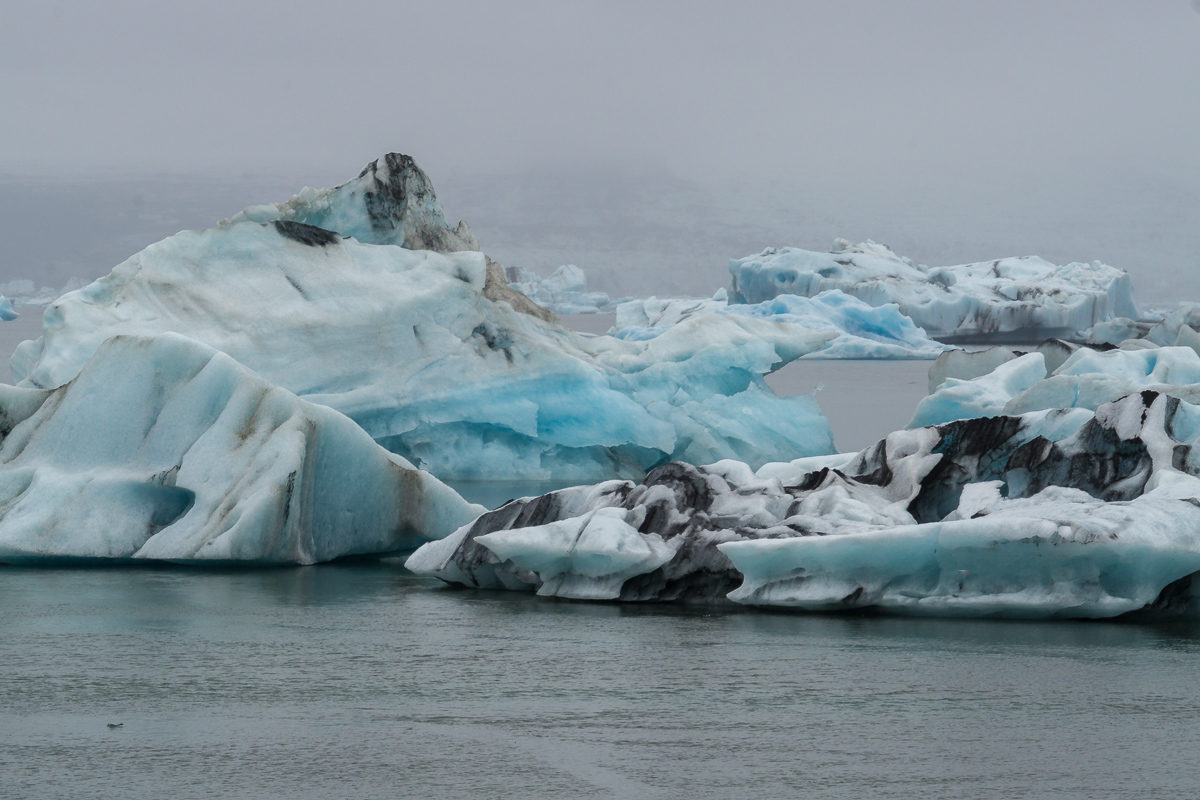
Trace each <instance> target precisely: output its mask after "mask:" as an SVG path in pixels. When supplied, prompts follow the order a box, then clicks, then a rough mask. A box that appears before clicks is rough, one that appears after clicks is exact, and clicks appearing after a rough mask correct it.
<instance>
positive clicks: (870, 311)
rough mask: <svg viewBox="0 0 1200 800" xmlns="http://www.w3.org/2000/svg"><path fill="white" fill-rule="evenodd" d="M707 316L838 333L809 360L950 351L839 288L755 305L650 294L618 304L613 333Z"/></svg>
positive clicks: (889, 307)
mask: <svg viewBox="0 0 1200 800" xmlns="http://www.w3.org/2000/svg"><path fill="white" fill-rule="evenodd" d="M707 314H736V315H739V316H746V317H754V318H756V319H767V320H773V321H776V322H791V323H795V324H798V325H803V326H804V327H806V328H809V329H810V330H814V331H824V332H828V333H834V334H837V338H836V339H834V340H833V341H832V342H830V344H829V346H828V347H826V348H824V349H823V350H819V351H817V352H815V353H812V354H810V355H808V356H806V358H918V359H921V358H936V357H937V356H938V354H939V353H941V352H942V351H944V350H946V349H947V346H946V345H943V344H941V343H939V342H935V341H933V340H932V339H930V338H929V337H928V336H926V335H925V332H924V331H922V330H921V329H920V328H918V327H917V326H916V325H914V324H913V321H912V320H911V319H909V318H908V317H906V316H904V315H903V314H901V313H900V309H899V308H898V307H897V306H895V305H893V304H886V305H882V306H877V307H876V306H871V305H868V304H867V303H864V302H863V301H862V300H859V299H858V298H856V297H852V296H851V295H848V294H846V293H844V292H841V291H838V290H836V289H833V290H830V291H825V292H821V293H820V294H818V295H816V296H814V297H800V296H797V295H779V296H778V297H775V298H772V299H770V300H766V301H764V302H761V303H755V304H753V305H749V304H741V303H734V304H730V303H729V302H728V298H727V295H726V293H725V292H724V290H721V292H720V293H719V296H717V297H713V298H710V299H703V300H687V299H663V300H660V299H658V298H655V297H651V298H648V299H645V300H633V301H628V302H625V303H622V304H620V305H619V306H617V319H616V323H615V324H614V326H613V330H612V331H611V333H612V335H613V336H616V337H617V338H620V339H630V340H644V339H652V338H654V337H655V336H658V335H659V334H661V333H662V332H663V331H665V330H667V329H668V328H670V327H671V326H672V325H677V324H679V323H680V322H682V321H683V320H685V319H691V318H693V317H697V316H704V315H707Z"/></svg>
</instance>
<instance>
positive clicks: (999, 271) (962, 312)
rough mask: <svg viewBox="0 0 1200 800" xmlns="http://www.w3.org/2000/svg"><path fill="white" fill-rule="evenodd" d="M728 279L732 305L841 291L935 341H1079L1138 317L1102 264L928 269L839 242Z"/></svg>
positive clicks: (1122, 281) (1125, 281)
mask: <svg viewBox="0 0 1200 800" xmlns="http://www.w3.org/2000/svg"><path fill="white" fill-rule="evenodd" d="M729 271H730V273H731V274H732V276H733V299H734V300H735V301H736V302H740V303H761V302H764V301H766V300H770V299H772V298H775V297H778V296H780V295H801V296H806V297H812V296H814V295H818V294H820V293H821V292H824V291H827V290H830V289H840V290H841V291H843V292H846V293H847V294H851V295H854V296H855V297H857V298H859V299H860V300H863V301H865V302H866V303H868V304H870V305H872V306H882V305H885V304H887V303H895V304H896V305H898V306H899V308H900V311H901V313H903V314H904V315H906V316H908V317H910V318H911V319H912V321H913V322H914V323H916V325H917V326H918V327H920V328H923V329H924V330H925V331H926V332H927V333H928V334H929V335H930V336H932V337H934V338H935V339H947V338H951V337H958V338H976V337H986V336H990V335H1007V337H1011V336H1012V335H1013V334H1014V333H1016V332H1021V334H1022V335H1024V336H1029V337H1034V336H1036V337H1037V338H1039V339H1044V338H1047V337H1050V336H1058V337H1065V338H1082V336H1083V332H1084V331H1087V330H1089V329H1091V328H1092V327H1093V326H1094V325H1096V324H1097V323H1102V322H1105V321H1107V320H1110V319H1112V318H1114V317H1127V318H1133V319H1137V318H1138V316H1139V315H1138V309H1137V305H1136V304H1135V303H1134V300H1133V287H1132V284H1131V282H1130V280H1129V275H1128V274H1127V273H1126V272H1125V271H1124V270H1119V269H1115V268H1114V267H1110V266H1107V265H1104V264H1101V263H1099V262H1096V263H1094V264H1078V263H1076V264H1067V265H1066V266H1055V265H1054V264H1051V263H1049V262H1047V261H1045V260H1043V259H1040V258H1036V257H1027V258H1004V259H998V260H995V261H987V262H982V263H979V264H963V265H959V266H953V267H925V266H923V265H918V264H914V263H913V261H912V260H911V259H908V258H902V257H900V256H898V255H896V254H895V253H893V252H892V251H891V250H889V249H888V248H887V247H885V246H884V245H880V244H876V243H875V242H865V243H863V244H859V245H852V244H850V243H849V242H847V241H845V240H844V239H839V240H837V242H836V243H835V244H834V247H833V249H832V251H831V252H829V253H817V252H814V251H811V250H801V249H799V248H795V247H784V248H779V249H775V248H771V249H768V250H764V251H763V252H762V253H760V254H759V255H756V256H749V257H746V258H741V259H736V260H734V261H731V262H730V263H729Z"/></svg>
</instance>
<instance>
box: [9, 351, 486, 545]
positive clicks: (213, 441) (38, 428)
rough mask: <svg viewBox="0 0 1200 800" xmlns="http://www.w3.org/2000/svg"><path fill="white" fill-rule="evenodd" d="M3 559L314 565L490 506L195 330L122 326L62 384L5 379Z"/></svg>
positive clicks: (413, 537)
mask: <svg viewBox="0 0 1200 800" xmlns="http://www.w3.org/2000/svg"><path fill="white" fill-rule="evenodd" d="M0 419H2V420H3V425H2V427H0V561H2V562H9V563H11V562H21V561H44V560H54V559H60V560H61V559H75V560H78V559H84V560H93V559H103V560H108V559H135V560H146V559H149V560H167V561H181V562H201V563H211V562H239V563H245V562H252V563H263V564H311V563H315V562H320V561H329V560H331V559H334V558H338V557H341V556H348V555H362V554H380V553H390V552H395V551H399V550H406V549H412V548H413V547H416V546H417V545H419V544H422V543H423V542H427V541H429V540H431V539H437V538H439V537H442V536H445V535H446V534H448V533H450V532H452V531H453V530H455V529H456V528H458V527H459V526H461V525H463V524H464V523H466V522H468V521H469V520H471V519H472V518H474V517H475V516H476V515H477V514H479V513H480V512H481V511H483V509H482V507H480V506H475V505H472V504H470V503H467V502H466V501H465V500H463V499H462V498H461V497H459V496H458V495H457V494H456V493H455V492H454V491H453V490H452V489H450V488H449V487H447V486H446V485H445V484H443V483H441V482H440V481H438V480H437V479H436V478H434V477H433V476H432V475H429V474H428V473H425V472H421V471H419V470H417V469H416V468H414V467H413V465H412V464H410V463H408V462H407V461H405V460H404V459H403V458H400V457H399V456H396V455H394V454H391V453H388V452H387V451H386V450H384V449H383V448H381V447H379V446H378V445H377V444H375V443H374V442H373V441H371V438H370V437H369V436H367V434H366V433H365V432H363V430H362V429H361V428H359V427H358V426H357V425H355V424H354V423H353V422H352V421H350V420H349V419H347V418H346V417H344V416H343V415H341V414H339V413H337V412H336V411H333V410H331V409H329V408H326V407H324V406H319V405H315V404H313V403H308V402H306V401H304V400H301V399H299V398H298V397H296V396H295V395H294V394H292V393H291V392H288V391H287V390H285V389H281V388H279V387H276V386H273V385H271V384H270V383H269V382H267V381H265V380H263V379H262V378H261V377H259V376H257V375H255V374H254V373H253V372H251V371H250V370H248V369H246V368H245V367H244V366H242V365H240V364H238V363H237V362H235V361H234V360H233V359H232V358H230V357H229V356H228V355H226V354H224V353H221V352H218V351H216V350H214V349H212V348H210V347H208V346H206V345H203V344H200V343H199V342H195V341H192V340H190V339H187V338H185V337H183V336H179V335H177V334H173V333H166V334H163V335H161V336H156V337H152V338H147V337H139V336H118V337H114V338H111V339H109V340H108V341H106V342H105V343H104V344H103V345H101V347H100V348H99V350H98V351H97V352H96V353H95V354H94V355H93V356H92V357H91V359H90V360H89V361H88V362H87V364H86V365H85V366H84V368H83V369H82V371H81V372H80V373H79V375H78V376H77V377H76V378H75V379H74V380H72V381H71V382H70V383H68V384H66V385H65V386H62V387H60V388H57V389H53V390H40V389H21V388H15V387H12V386H5V385H0Z"/></svg>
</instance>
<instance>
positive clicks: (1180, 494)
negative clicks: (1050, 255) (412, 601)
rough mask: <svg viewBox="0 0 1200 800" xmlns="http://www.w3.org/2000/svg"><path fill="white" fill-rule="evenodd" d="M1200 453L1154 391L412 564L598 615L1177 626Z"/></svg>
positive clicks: (1187, 593)
mask: <svg viewBox="0 0 1200 800" xmlns="http://www.w3.org/2000/svg"><path fill="white" fill-rule="evenodd" d="M1198 437H1200V408H1197V407H1196V406H1193V405H1191V404H1188V403H1186V402H1182V401H1180V400H1179V399H1177V398H1172V397H1168V396H1166V395H1163V394H1159V393H1156V392H1152V391H1151V392H1140V393H1136V394H1132V395H1129V396H1127V397H1124V398H1122V399H1120V400H1118V401H1116V402H1113V403H1109V404H1106V405H1104V406H1102V407H1100V408H1099V409H1098V410H1097V411H1096V412H1094V413H1093V412H1090V411H1087V410H1084V409H1056V410H1051V411H1042V412H1034V413H1030V414H1025V415H1022V416H999V417H992V418H987V419H968V420H961V421H957V422H953V423H949V424H946V425H941V426H937V427H929V428H920V429H916V430H909V431H898V432H896V433H893V434H891V435H889V436H888V437H887V438H886V439H884V440H882V441H880V442H879V443H878V444H877V445H875V446H874V447H872V448H868V449H867V450H864V451H863V452H861V453H857V454H842V455H836V456H825V457H817V458H809V459H802V460H798V461H795V462H791V463H781V464H770V465H766V466H764V467H762V468H760V469H759V470H758V471H757V472H756V471H753V470H751V469H750V468H749V467H748V466H747V465H745V464H741V463H737V462H733V461H725V462H720V463H716V464H712V465H709V466H707V467H699V468H697V467H693V466H690V465H686V464H678V463H673V464H667V465H665V466H663V467H660V468H658V469H656V470H655V471H653V472H651V473H650V475H648V476H647V478H646V479H645V480H644V481H643V482H642V483H641V484H634V483H632V482H629V481H609V482H606V483H601V484H597V485H595V486H580V487H575V488H572V489H564V490H560V491H558V492H552V493H550V494H547V495H543V496H540V497H535V498H525V499H522V500H517V501H513V502H510V503H509V504H507V505H505V506H503V507H501V508H499V509H496V510H495V511H491V512H488V513H486V514H484V515H482V516H481V517H479V518H478V519H477V520H475V521H474V522H472V523H471V524H469V525H466V526H464V527H463V528H462V529H460V530H459V531H457V532H456V533H455V534H453V535H452V536H451V537H448V538H446V539H444V540H442V541H439V542H434V543H431V544H428V545H425V546H423V547H422V548H421V549H420V550H418V551H417V552H416V553H414V554H413V555H412V556H411V557H410V558H409V560H408V562H407V563H408V566H409V567H410V569H413V570H414V571H416V572H418V573H420V574H424V575H432V576H437V577H439V578H441V579H443V580H445V581H447V582H449V583H454V584H459V585H464V586H468V587H483V588H505V589H515V590H526V591H532V590H536V591H538V592H539V593H541V594H545V595H555V596H561V597H574V598H585V599H620V600H628V601H636V600H660V601H661V600H677V599H694V600H720V599H722V598H726V597H727V598H728V599H730V600H733V601H735V602H740V603H748V604H752V605H765V606H787V607H796V608H805V609H812V610H839V609H848V608H869V607H873V608H880V609H884V610H889V611H894V612H900V613H924V614H961V615H974V616H980V615H1002V616H1028V617H1111V616H1118V615H1121V614H1127V613H1149V612H1155V613H1167V612H1178V611H1182V610H1186V609H1188V608H1190V604H1191V603H1192V579H1193V576H1194V575H1196V574H1197V573H1198V572H1200V479H1198V478H1197V477H1196V476H1197V475H1200V455H1198V453H1200V447H1197V444H1196V439H1197V438H1198ZM597 519H602V520H604V522H603V524H601V525H599V526H597V525H596V520H597ZM585 534H586V536H585ZM573 537H574V538H573ZM493 546H494V549H493ZM668 554H669V558H667V556H668Z"/></svg>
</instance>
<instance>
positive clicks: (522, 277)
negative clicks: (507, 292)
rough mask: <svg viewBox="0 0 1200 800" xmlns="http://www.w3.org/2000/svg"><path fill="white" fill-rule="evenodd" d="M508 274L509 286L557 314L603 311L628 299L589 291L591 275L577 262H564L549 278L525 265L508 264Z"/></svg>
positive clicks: (506, 274) (506, 273)
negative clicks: (588, 284) (588, 275)
mask: <svg viewBox="0 0 1200 800" xmlns="http://www.w3.org/2000/svg"><path fill="white" fill-rule="evenodd" d="M504 275H505V278H506V279H507V280H508V284H509V286H511V287H512V288H513V289H515V290H516V291H518V292H520V293H521V294H523V295H525V296H526V297H528V298H529V299H530V300H532V301H533V302H535V303H537V304H538V305H539V306H541V307H542V308H545V309H547V310H549V311H552V312H554V313H555V314H599V313H600V312H602V311H611V310H612V309H613V308H615V307H616V305H617V304H618V303H623V302H626V301H625V300H613V299H612V298H610V297H609V296H608V295H607V294H606V293H604V292H589V291H588V288H587V276H586V275H584V274H583V270H581V269H580V268H579V267H577V266H575V265H574V264H564V265H563V266H561V267H559V268H558V269H556V270H555V271H554V273H553V274H552V275H551V276H550V277H549V278H540V277H538V275H537V273H535V272H534V271H533V270H529V269H526V268H525V267H505V268H504Z"/></svg>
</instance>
